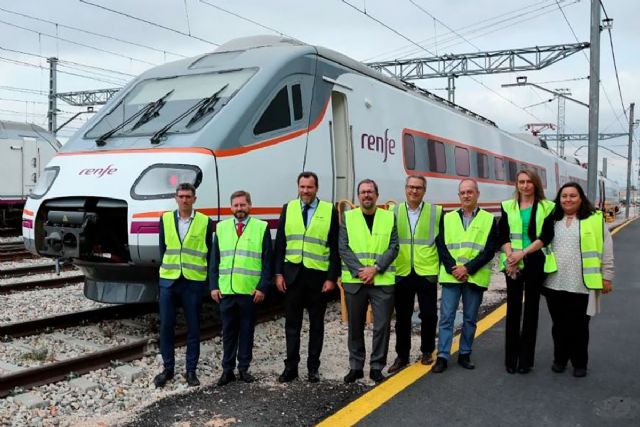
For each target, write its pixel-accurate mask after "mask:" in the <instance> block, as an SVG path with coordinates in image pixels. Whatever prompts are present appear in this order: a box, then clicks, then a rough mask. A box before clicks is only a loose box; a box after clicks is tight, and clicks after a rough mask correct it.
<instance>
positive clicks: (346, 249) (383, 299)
mask: <svg viewBox="0 0 640 427" xmlns="http://www.w3.org/2000/svg"><path fill="white" fill-rule="evenodd" d="M358 199H359V200H360V207H359V208H358V209H353V210H350V211H347V212H345V214H344V223H342V224H341V225H340V238H339V248H340V256H341V258H342V263H343V265H342V283H343V286H344V291H345V295H346V299H347V312H348V322H349V338H348V342H349V367H350V370H349V372H348V373H347V375H346V376H345V377H344V382H345V383H352V382H354V381H355V380H357V379H359V378H362V377H363V376H364V374H363V372H362V370H363V367H364V361H365V356H366V351H365V344H364V326H365V320H366V316H367V308H368V306H369V303H371V307H372V309H373V344H372V350H371V361H370V363H371V369H370V371H369V378H371V379H372V380H374V381H375V382H376V383H377V382H380V381H383V380H384V378H385V377H384V375H383V374H382V369H383V368H384V366H385V365H386V364H387V352H388V350H389V326H390V323H391V314H392V313H393V290H394V288H393V287H394V285H395V267H394V266H393V265H392V264H393V261H394V260H395V258H396V256H397V255H398V232H397V230H396V224H395V216H394V214H393V212H390V211H386V210H384V209H378V208H377V206H376V202H377V201H378V185H377V184H376V183H375V181H373V180H370V179H364V180H362V181H360V183H359V184H358Z"/></svg>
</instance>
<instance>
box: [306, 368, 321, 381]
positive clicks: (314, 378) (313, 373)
mask: <svg viewBox="0 0 640 427" xmlns="http://www.w3.org/2000/svg"><path fill="white" fill-rule="evenodd" d="M307 380H308V381H309V382H310V383H317V382H318V381H320V374H319V373H318V371H317V370H311V371H309V375H307Z"/></svg>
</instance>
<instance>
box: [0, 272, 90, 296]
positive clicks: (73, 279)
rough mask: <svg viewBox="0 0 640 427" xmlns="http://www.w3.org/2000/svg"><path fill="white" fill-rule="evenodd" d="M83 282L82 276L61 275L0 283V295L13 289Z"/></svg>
mask: <svg viewBox="0 0 640 427" xmlns="http://www.w3.org/2000/svg"><path fill="white" fill-rule="evenodd" d="M82 282H84V276H82V275H78V276H63V277H53V278H51V279H40V280H32V281H29V282H16V283H8V284H6V285H0V295H2V294H6V293H9V292H14V291H28V290H31V289H35V288H43V289H51V288H61V287H64V286H68V285H75V284H76V283H82Z"/></svg>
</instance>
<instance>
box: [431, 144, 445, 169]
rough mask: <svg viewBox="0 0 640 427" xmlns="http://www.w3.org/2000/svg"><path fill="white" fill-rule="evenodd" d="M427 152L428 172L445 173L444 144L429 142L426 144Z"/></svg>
mask: <svg viewBox="0 0 640 427" xmlns="http://www.w3.org/2000/svg"><path fill="white" fill-rule="evenodd" d="M428 147H429V148H428V152H429V171H430V172H438V173H446V172H447V157H446V154H445V149H444V144H443V143H442V142H440V141H434V140H433V139H430V140H429V144H428Z"/></svg>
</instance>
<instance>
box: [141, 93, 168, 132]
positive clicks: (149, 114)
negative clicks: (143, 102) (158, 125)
mask: <svg viewBox="0 0 640 427" xmlns="http://www.w3.org/2000/svg"><path fill="white" fill-rule="evenodd" d="M174 90H175V89H171V90H170V91H169V92H167V93H166V94H165V95H164V96H163V97H162V98H160V99H158V100H157V101H155V102H152V103H150V105H149V104H147V106H149V109H148V110H147V111H145V113H144V114H143V115H142V117H140V120H138V121H137V122H136V124H135V125H133V126H132V127H131V130H136V129H138V128H139V127H140V126H142V125H143V124H145V123H147V122H149V121H151V120H153V119H155V118H156V117H158V116H159V115H160V110H162V107H164V105H165V104H166V103H167V101H166V99H167V97H168V96H169V95H171V94H172V93H173V91H174Z"/></svg>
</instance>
